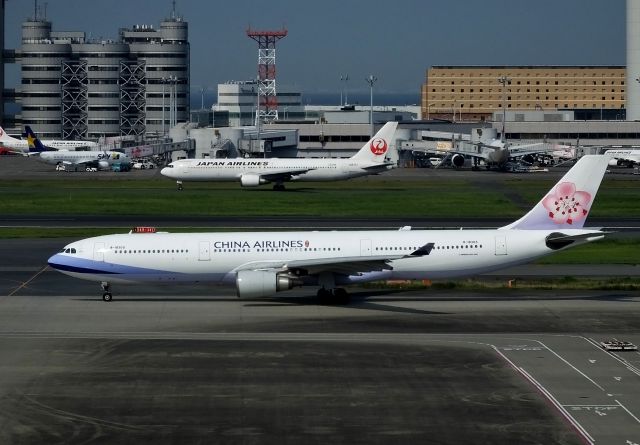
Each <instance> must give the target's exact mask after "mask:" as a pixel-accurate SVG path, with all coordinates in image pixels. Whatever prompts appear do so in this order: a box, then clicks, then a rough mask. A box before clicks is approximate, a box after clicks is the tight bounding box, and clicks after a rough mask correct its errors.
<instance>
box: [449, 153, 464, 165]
mask: <svg viewBox="0 0 640 445" xmlns="http://www.w3.org/2000/svg"><path fill="white" fill-rule="evenodd" d="M451 163H452V164H453V166H454V167H458V168H460V167H462V166H463V165H464V156H462V155H460V154H455V155H453V156H452V157H451Z"/></svg>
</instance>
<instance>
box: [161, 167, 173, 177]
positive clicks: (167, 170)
mask: <svg viewBox="0 0 640 445" xmlns="http://www.w3.org/2000/svg"><path fill="white" fill-rule="evenodd" d="M172 173H173V169H172V168H169V167H165V168H163V169H162V170H160V174H161V175H163V176H167V177H169V178H173V174H172Z"/></svg>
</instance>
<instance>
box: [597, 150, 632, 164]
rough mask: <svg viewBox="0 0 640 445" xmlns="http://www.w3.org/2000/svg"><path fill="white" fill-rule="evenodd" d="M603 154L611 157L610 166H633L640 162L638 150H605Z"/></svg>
mask: <svg viewBox="0 0 640 445" xmlns="http://www.w3.org/2000/svg"><path fill="white" fill-rule="evenodd" d="M604 154H605V156H610V157H611V160H610V161H609V165H611V166H616V165H618V166H626V167H633V166H634V165H637V164H640V150H607V151H605V152H604Z"/></svg>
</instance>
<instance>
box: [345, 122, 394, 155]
mask: <svg viewBox="0 0 640 445" xmlns="http://www.w3.org/2000/svg"><path fill="white" fill-rule="evenodd" d="M397 127H398V123H397V122H387V123H386V124H384V126H383V127H382V128H381V129H380V130H378V132H377V133H376V134H375V135H374V136H373V137H372V138H371V139H369V141H368V142H367V143H366V144H364V145H363V146H362V148H361V149H360V150H359V151H358V152H357V153H356V154H355V155H353V156H352V157H351V159H359V160H361V161H373V162H380V163H382V162H384V159H385V156H386V155H387V153H388V151H389V148H390V147H391V144H393V143H394V140H393V136H394V134H395V132H396V128H397Z"/></svg>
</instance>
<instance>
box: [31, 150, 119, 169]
mask: <svg viewBox="0 0 640 445" xmlns="http://www.w3.org/2000/svg"><path fill="white" fill-rule="evenodd" d="M38 159H39V160H40V161H42V162H45V163H47V164H53V165H56V164H64V165H80V164H95V165H97V166H98V167H99V168H102V169H107V168H109V167H110V166H111V165H112V164H114V163H117V162H130V159H129V157H128V156H126V155H125V154H123V153H120V152H117V151H66V150H60V151H45V152H42V153H40V154H39V156H38Z"/></svg>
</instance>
